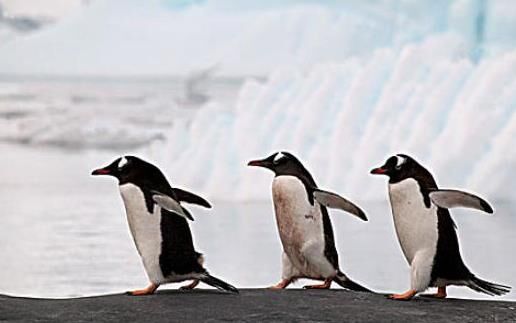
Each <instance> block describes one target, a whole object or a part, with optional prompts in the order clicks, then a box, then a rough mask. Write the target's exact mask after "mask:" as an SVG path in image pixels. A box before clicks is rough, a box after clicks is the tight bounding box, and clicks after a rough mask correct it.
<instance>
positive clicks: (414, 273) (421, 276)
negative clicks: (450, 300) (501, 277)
mask: <svg viewBox="0 0 516 323" xmlns="http://www.w3.org/2000/svg"><path fill="white" fill-rule="evenodd" d="M371 174H376V175H386V176H388V177H389V184H388V188H389V199H390V204H391V209H392V215H393V219H394V226H395V229H396V234H397V236H398V241H399V243H400V245H401V249H402V251H403V254H404V255H405V258H406V260H407V262H408V264H409V266H410V270H411V276H410V290H408V291H407V292H405V293H402V294H393V295H390V296H389V297H390V298H392V299H397V300H409V299H411V298H412V297H414V296H415V295H416V294H418V293H420V292H423V291H425V290H426V289H427V288H429V287H437V289H438V290H437V293H436V294H432V295H425V296H430V297H435V298H446V296H447V294H446V287H447V286H449V285H461V286H467V287H469V288H471V289H473V290H475V291H477V292H481V293H485V294H488V295H491V296H494V295H503V294H505V293H508V292H509V291H510V287H509V286H504V285H499V284H495V283H491V282H488V281H485V280H482V279H480V278H478V277H477V276H475V275H474V274H473V273H472V272H471V271H470V270H469V269H468V267H467V266H466V265H465V264H464V261H463V260H462V257H461V254H460V250H459V241H458V238H457V232H456V225H455V223H454V221H453V219H452V218H451V216H450V211H449V210H448V209H450V208H454V207H466V208H473V209H477V210H480V211H484V212H487V213H493V209H492V208H491V206H490V205H489V204H488V203H487V202H486V201H485V200H483V199H482V198H480V197H478V196H476V195H473V194H471V193H466V192H463V191H459V190H450V189H439V188H438V186H437V183H436V181H435V180H434V177H433V176H432V174H431V173H430V172H429V171H428V170H427V169H426V168H425V167H423V166H422V165H420V164H419V163H418V162H417V161H416V160H414V159H413V158H412V157H410V156H407V155H404V154H398V155H395V156H392V157H390V158H389V159H387V161H386V162H385V164H384V165H383V166H381V167H378V168H374V169H373V170H371Z"/></svg>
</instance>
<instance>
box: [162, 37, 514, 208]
mask: <svg viewBox="0 0 516 323" xmlns="http://www.w3.org/2000/svg"><path fill="white" fill-rule="evenodd" d="M515 75H516V50H515V51H508V52H504V53H502V54H499V55H495V56H493V57H490V58H484V59H482V60H481V61H480V62H478V63H475V62H474V61H473V60H472V59H471V58H470V57H469V55H468V53H467V52H466V51H465V50H464V47H463V46H462V40H461V38H460V37H455V36H453V35H437V36H434V37H429V38H427V39H425V40H424V41H422V42H419V43H412V44H409V45H407V46H405V47H404V48H403V49H401V50H400V51H398V50H396V49H381V50H378V51H375V52H374V53H373V54H372V55H371V56H370V57H358V58H350V59H348V60H345V61H343V62H341V63H325V64H319V65H316V66H314V67H313V68H312V69H310V70H309V71H304V70H302V69H299V68H296V67H284V68H280V69H277V70H276V71H275V72H273V73H271V75H270V76H269V78H268V79H267V80H266V81H264V82H260V81H257V80H252V79H250V80H248V81H247V82H246V83H245V84H244V85H243V87H242V88H241V90H240V92H239V96H238V99H237V102H236V106H235V107H234V109H226V108H225V107H224V106H223V105H219V104H217V103H216V102H212V103H210V104H208V105H206V106H205V107H204V108H203V109H202V110H201V111H200V113H198V114H197V115H196V116H195V117H194V118H193V119H192V120H191V121H190V123H189V124H184V125H183V126H182V127H181V128H177V127H176V126H174V127H173V128H172V130H171V131H172V132H173V135H171V136H168V137H169V141H168V143H167V145H168V148H167V149H165V150H164V151H166V152H169V153H167V154H163V155H162V156H161V160H162V163H163V164H164V165H168V167H169V168H170V174H173V177H174V179H175V180H176V181H177V182H179V183H182V184H183V185H186V186H188V187H192V188H194V189H195V190H197V191H202V192H205V194H207V195H208V196H210V197H211V198H215V199H223V200H224V199H229V200H234V199H240V200H260V199H266V198H268V197H269V194H270V190H269V189H268V187H269V185H270V180H271V178H270V176H267V174H264V173H263V172H260V171H259V170H254V169H250V168H248V167H246V162H247V161H248V160H250V159H252V158H256V157H262V156H266V155H268V154H270V153H272V152H274V151H280V150H288V151H291V152H293V153H294V154H296V155H297V156H299V157H300V158H301V159H302V160H303V161H304V162H305V163H306V165H307V167H308V168H309V169H310V170H311V171H312V172H313V174H314V176H315V178H316V179H317V180H318V182H319V183H320V185H322V186H324V187H325V188H328V189H332V190H334V191H338V192H341V193H342V194H344V195H348V196H349V197H350V198H351V199H356V200H375V199H379V198H383V197H384V195H385V183H384V181H376V180H375V179H374V178H371V177H370V176H369V170H370V169H371V168H372V167H373V166H375V165H377V164H381V163H383V162H384V160H385V159H386V158H387V157H389V156H390V155H392V154H396V153H406V154H409V155H412V156H414V157H415V158H416V159H417V160H419V161H420V162H421V163H423V164H424V165H426V166H427V167H428V168H429V169H430V170H431V171H432V172H433V173H434V175H435V176H436V178H437V180H438V183H439V185H441V186H443V187H457V188H465V189H468V190H472V191H475V192H477V193H479V194H480V195H484V196H486V197H489V198H492V199H499V200H504V199H507V200H509V199H514V191H515V189H516V182H514V180H511V178H513V175H512V172H513V171H514V166H515V165H516V164H515V162H516V147H515V146H514V145H513V142H514V138H516V125H515V122H516V121H515V120H516V109H515V102H516V77H515Z"/></svg>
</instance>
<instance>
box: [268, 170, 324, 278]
mask: <svg viewBox="0 0 516 323" xmlns="http://www.w3.org/2000/svg"><path fill="white" fill-rule="evenodd" d="M272 195H273V201H274V209H275V213H276V223H277V226H278V231H279V235H280V239H281V243H282V245H283V250H284V251H285V253H286V254H287V255H288V257H289V259H290V261H291V262H292V263H293V264H294V265H295V266H296V267H297V268H298V269H301V270H302V272H304V273H305V274H307V275H309V273H307V272H308V271H317V270H313V268H310V267H312V264H314V263H320V262H321V261H322V259H315V258H320V257H324V256H323V255H324V232H323V225H322V214H321V209H320V206H319V204H318V203H317V202H316V201H315V202H314V205H311V204H310V202H309V200H308V195H307V191H306V189H305V186H304V184H303V182H301V181H300V180H299V179H298V178H296V177H294V176H277V177H276V178H275V179H274V181H273V184H272ZM314 275H315V274H314ZM316 276H317V275H316Z"/></svg>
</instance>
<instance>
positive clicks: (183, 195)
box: [172, 187, 211, 208]
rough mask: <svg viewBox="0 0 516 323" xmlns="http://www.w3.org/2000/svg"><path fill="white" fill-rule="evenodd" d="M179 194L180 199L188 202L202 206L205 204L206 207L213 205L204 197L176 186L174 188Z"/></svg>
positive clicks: (177, 194)
mask: <svg viewBox="0 0 516 323" xmlns="http://www.w3.org/2000/svg"><path fill="white" fill-rule="evenodd" d="M172 190H173V191H174V193H175V194H176V196H177V199H178V201H180V202H186V203H190V204H197V205H200V206H204V207H206V208H211V205H210V203H209V202H208V201H206V200H205V199H203V198H202V197H200V196H198V195H195V194H194V193H190V192H187V191H185V190H182V189H180V188H177V187H174V188H173V189H172Z"/></svg>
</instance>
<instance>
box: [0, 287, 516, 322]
mask: <svg viewBox="0 0 516 323" xmlns="http://www.w3.org/2000/svg"><path fill="white" fill-rule="evenodd" d="M0 321H10V322H11V321H20V322H34V321H38V322H42V321H43V322H44V321H53V322H84V321H89V322H112V321H125V322H142V321H147V322H158V321H167V322H185V321H197V322H198V321H210V322H217V321H238V322H259V321H269V322H271V321H272V322H278V321H287V322H294V321H296V322H300V321H311V322H329V321H338V322H342V321H360V322H389V321H392V322H405V321H411V322H441V321H446V322H461V323H464V322H515V321H516V303H514V302H502V301H474V300H459V299H446V300H433V299H425V298H416V299H414V300H412V301H410V302H401V301H392V300H388V299H386V298H385V297H384V296H382V295H375V294H364V293H355V292H347V291H344V290H342V289H340V290H339V289H335V290H283V291H269V290H263V289H244V290H241V291H240V294H239V295H232V294H225V293H220V292H218V291H215V290H202V289H199V290H194V291H177V290H163V291H160V292H158V293H157V294H155V295H152V296H140V297H134V296H128V295H121V294H118V295H106V296H97V297H85V298H75V299H36V298H19V297H9V296H0Z"/></svg>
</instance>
